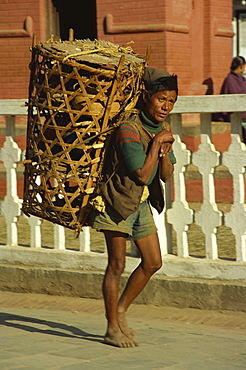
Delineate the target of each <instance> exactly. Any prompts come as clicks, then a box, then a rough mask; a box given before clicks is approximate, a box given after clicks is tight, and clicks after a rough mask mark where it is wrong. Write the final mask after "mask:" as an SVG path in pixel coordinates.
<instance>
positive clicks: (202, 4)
mask: <svg viewBox="0 0 246 370" xmlns="http://www.w3.org/2000/svg"><path fill="white" fill-rule="evenodd" d="M108 13H110V14H111V15H112V17H113V24H114V25H115V26H122V28H123V27H124V26H125V25H132V26H135V28H136V30H137V29H138V26H139V25H142V26H144V25H148V24H149V25H158V24H166V25H167V26H169V31H162V32H143V33H135V32H132V33H121V34H108V33H107V32H105V17H106V15H107V14H108ZM231 13H232V2H231V0H217V1H216V0H208V1H207V0H206V1H201V0H193V1H191V0H173V1H172V2H170V1H168V0H162V1H161V0H152V1H148V0H146V1H141V2H137V1H132V0H124V1H123V0H98V1H97V20H98V38H102V39H106V40H109V41H112V42H114V43H119V44H124V43H126V42H128V41H131V40H133V41H134V44H133V48H134V50H135V51H136V52H138V53H139V54H141V55H142V56H144V55H145V50H146V48H147V46H148V45H151V58H150V63H149V64H150V65H151V66H152V67H156V68H160V69H164V70H168V71H169V72H171V73H176V74H178V76H179V87H180V94H181V95H200V94H201V95H203V94H205V93H206V91H207V89H208V87H207V85H206V84H204V82H205V81H207V83H210V84H212V86H211V85H209V87H210V88H213V93H215V94H218V93H219V91H220V87H221V84H222V82H223V79H224V77H225V76H226V75H227V73H228V68H229V65H230V62H231V57H232V54H231V53H232V39H231V38H232V32H231V30H232V26H231ZM171 28H172V30H171ZM222 54H223V55H222ZM210 91H211V90H210Z"/></svg>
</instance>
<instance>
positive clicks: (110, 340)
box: [104, 329, 138, 348]
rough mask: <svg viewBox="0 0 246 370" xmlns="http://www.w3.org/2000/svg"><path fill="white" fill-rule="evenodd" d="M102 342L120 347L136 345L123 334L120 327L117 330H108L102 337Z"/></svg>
mask: <svg viewBox="0 0 246 370" xmlns="http://www.w3.org/2000/svg"><path fill="white" fill-rule="evenodd" d="M104 343H106V344H110V345H111V346H115V347H120V348H129V347H136V346H137V345H138V344H137V343H136V342H134V341H133V340H132V339H131V338H128V337H127V336H126V335H124V334H123V333H122V332H121V331H120V329H118V330H117V331H113V330H110V331H109V330H108V331H107V333H106V335H105V337H104Z"/></svg>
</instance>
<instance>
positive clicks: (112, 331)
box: [92, 67, 178, 348]
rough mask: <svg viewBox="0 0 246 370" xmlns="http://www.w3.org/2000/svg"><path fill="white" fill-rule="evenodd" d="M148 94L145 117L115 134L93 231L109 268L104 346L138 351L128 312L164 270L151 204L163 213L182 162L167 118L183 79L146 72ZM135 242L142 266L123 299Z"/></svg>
mask: <svg viewBox="0 0 246 370" xmlns="http://www.w3.org/2000/svg"><path fill="white" fill-rule="evenodd" d="M144 83H145V88H146V90H145V91H143V106H142V109H141V111H140V112H139V114H136V115H133V116H131V117H130V118H129V119H128V120H127V121H126V122H123V123H122V124H121V125H120V126H119V128H117V129H116V130H115V131H114V133H113V134H112V137H111V140H110V143H109V147H108V151H107V153H108V155H106V159H105V163H104V168H103V177H104V179H103V182H102V184H101V193H100V194H99V195H98V196H97V197H96V198H95V202H94V204H93V206H94V210H95V211H94V222H93V226H92V227H93V228H95V229H97V230H98V231H102V232H103V233H104V236H105V240H106V244H107V251H108V265H107V268H106V272H105V276H104V280H103V298H104V303H105V311H106V319H107V322H108V325H107V331H106V334H105V337H104V342H105V343H106V344H110V345H113V346H117V347H121V348H122V347H124V348H126V347H134V346H136V345H138V344H137V343H136V342H135V340H134V336H135V335H134V332H133V331H132V330H131V329H130V328H129V327H128V325H127V321H126V317H125V314H126V311H127V309H128V307H129V306H130V304H131V303H132V302H133V301H134V299H135V298H136V297H137V296H138V295H139V294H140V292H141V291H142V290H143V289H144V287H145V286H146V284H147V283H148V281H149V279H150V278H151V276H152V275H153V274H154V273H155V272H156V271H157V270H158V269H160V268H161V265H162V257H161V251H160V244H159V239H158V235H157V228H156V225H155V222H154V219H153V216H152V213H151V209H150V204H151V205H152V206H153V207H155V208H156V209H157V211H158V212H159V213H160V212H161V211H162V210H163V208H164V198H163V193H162V188H161V184H160V179H161V180H163V181H164V182H166V181H169V180H170V178H171V176H172V173H173V170H174V167H173V165H174V163H175V162H176V159H175V156H174V154H173V152H172V143H173V141H174V138H173V135H172V133H171V131H170V127H169V126H167V125H165V122H164V121H165V119H166V117H167V115H168V114H169V113H170V112H171V110H172V109H173V107H174V104H175V102H176V100H177V96H178V86H177V76H176V75H173V76H171V75H170V74H169V73H167V72H164V71H160V70H156V69H154V68H150V67H148V68H146V71H145V75H144ZM128 238H132V239H133V240H134V242H135V244H136V246H137V248H138V250H139V254H140V258H141V260H140V263H139V265H138V266H137V268H136V269H135V270H134V271H133V272H132V274H131V276H130V277H129V279H128V281H127V283H126V286H125V289H124V291H123V293H122V294H121V296H120V298H119V297H118V294H119V283H120V277H121V275H122V273H123V271H124V268H125V258H126V241H127V239H128Z"/></svg>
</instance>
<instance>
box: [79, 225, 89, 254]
mask: <svg viewBox="0 0 246 370" xmlns="http://www.w3.org/2000/svg"><path fill="white" fill-rule="evenodd" d="M90 244H91V239H90V227H89V226H84V227H83V228H82V231H81V233H80V234H79V250H80V252H90V250H91V248H90Z"/></svg>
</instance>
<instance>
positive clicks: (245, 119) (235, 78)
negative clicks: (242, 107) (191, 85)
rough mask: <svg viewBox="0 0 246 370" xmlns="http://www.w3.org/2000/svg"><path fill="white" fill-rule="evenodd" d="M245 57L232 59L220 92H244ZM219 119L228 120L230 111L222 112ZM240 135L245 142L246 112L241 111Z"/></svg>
mask: <svg viewBox="0 0 246 370" xmlns="http://www.w3.org/2000/svg"><path fill="white" fill-rule="evenodd" d="M245 63H246V62H245V59H244V57H242V56H237V57H234V58H233V59H232V62H231V67H230V73H228V75H227V76H226V78H225V79H224V82H223V84H222V87H221V91H220V93H221V94H246V80H245V77H244V76H243V72H244V70H245ZM220 117H221V119H219V120H221V121H224V122H230V113H222V114H221V115H220ZM242 136H243V141H244V143H246V112H243V113H242Z"/></svg>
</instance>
